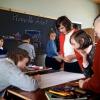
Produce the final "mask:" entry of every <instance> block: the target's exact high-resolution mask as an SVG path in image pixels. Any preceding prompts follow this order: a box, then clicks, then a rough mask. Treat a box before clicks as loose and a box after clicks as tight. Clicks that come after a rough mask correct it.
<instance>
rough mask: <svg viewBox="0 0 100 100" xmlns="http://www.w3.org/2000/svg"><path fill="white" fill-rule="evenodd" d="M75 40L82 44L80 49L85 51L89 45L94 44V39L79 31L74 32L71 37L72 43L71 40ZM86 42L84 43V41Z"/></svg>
mask: <svg viewBox="0 0 100 100" xmlns="http://www.w3.org/2000/svg"><path fill="white" fill-rule="evenodd" d="M72 38H74V40H75V41H76V42H77V43H79V44H80V47H79V48H78V49H85V48H87V47H88V46H89V45H91V44H93V41H92V38H91V37H90V35H88V34H87V33H86V32H85V31H83V30H79V31H77V32H74V33H73V34H72V35H71V37H70V43H71V39H72ZM83 40H84V41H83Z"/></svg>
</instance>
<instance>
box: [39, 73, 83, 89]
mask: <svg viewBox="0 0 100 100" xmlns="http://www.w3.org/2000/svg"><path fill="white" fill-rule="evenodd" d="M84 77H85V76H84V75H83V74H79V73H71V72H65V71H60V72H54V73H49V74H44V75H41V81H40V82H39V85H40V88H41V89H43V88H47V87H51V86H55V85H59V84H63V83H66V82H70V81H74V80H77V79H81V78H84Z"/></svg>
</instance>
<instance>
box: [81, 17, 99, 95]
mask: <svg viewBox="0 0 100 100" xmlns="http://www.w3.org/2000/svg"><path fill="white" fill-rule="evenodd" d="M93 25H94V29H95V33H96V35H97V37H98V38H99V40H98V42H97V44H96V50H95V56H94V62H93V72H94V74H93V75H92V77H91V78H88V79H86V80H80V81H79V86H80V88H83V89H86V90H91V91H93V92H95V93H100V15H98V16H97V17H96V18H95V20H94V23H93Z"/></svg>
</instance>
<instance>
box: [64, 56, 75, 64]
mask: <svg viewBox="0 0 100 100" xmlns="http://www.w3.org/2000/svg"><path fill="white" fill-rule="evenodd" d="M75 58H76V56H75V55H68V56H66V57H64V58H63V60H64V61H65V62H68V63H71V61H72V60H73V59H75Z"/></svg>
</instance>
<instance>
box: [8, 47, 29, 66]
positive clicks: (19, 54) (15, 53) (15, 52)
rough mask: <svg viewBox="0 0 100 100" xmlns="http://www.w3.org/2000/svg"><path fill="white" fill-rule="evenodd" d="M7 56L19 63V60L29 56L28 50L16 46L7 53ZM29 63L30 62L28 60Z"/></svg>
mask: <svg viewBox="0 0 100 100" xmlns="http://www.w3.org/2000/svg"><path fill="white" fill-rule="evenodd" d="M7 57H8V58H10V59H12V60H13V61H14V63H15V64H16V65H17V63H18V61H21V60H23V59H24V58H29V55H28V52H27V51H26V50H23V49H20V48H16V49H12V50H10V51H9V52H8V53H7ZM29 61H30V58H29ZM28 63H29V62H28Z"/></svg>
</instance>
